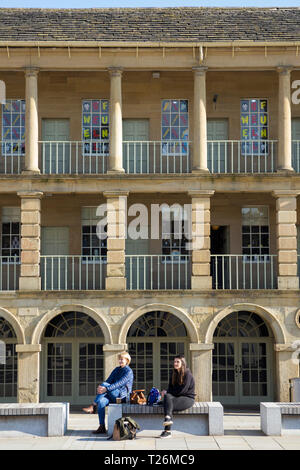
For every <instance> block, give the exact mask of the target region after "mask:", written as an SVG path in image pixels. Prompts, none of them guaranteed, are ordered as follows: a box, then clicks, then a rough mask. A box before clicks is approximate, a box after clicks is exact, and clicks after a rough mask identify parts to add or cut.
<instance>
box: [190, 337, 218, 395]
mask: <svg viewBox="0 0 300 470" xmlns="http://www.w3.org/2000/svg"><path fill="white" fill-rule="evenodd" d="M213 349H214V345H213V344H204V343H199V344H198V343H191V344H190V355H191V370H192V373H193V376H194V379H195V393H196V400H197V401H212V350H213Z"/></svg>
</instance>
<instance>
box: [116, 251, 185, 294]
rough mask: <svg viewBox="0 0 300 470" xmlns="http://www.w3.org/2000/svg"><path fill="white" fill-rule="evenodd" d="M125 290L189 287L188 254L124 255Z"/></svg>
mask: <svg viewBox="0 0 300 470" xmlns="http://www.w3.org/2000/svg"><path fill="white" fill-rule="evenodd" d="M125 266H126V278H127V290H164V289H170V290H175V289H190V288H191V256H190V255H126V256H125Z"/></svg>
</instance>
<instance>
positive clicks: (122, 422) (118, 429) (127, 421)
mask: <svg viewBox="0 0 300 470" xmlns="http://www.w3.org/2000/svg"><path fill="white" fill-rule="evenodd" d="M138 429H140V426H139V425H138V423H137V422H136V421H134V419H132V418H130V417H129V416H126V417H125V418H119V419H117V420H116V421H115V425H114V430H113V434H112V436H111V437H109V439H112V440H113V441H124V440H126V439H130V440H131V439H135V438H136V432H137V430H138Z"/></svg>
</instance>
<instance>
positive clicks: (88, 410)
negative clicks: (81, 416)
mask: <svg viewBox="0 0 300 470" xmlns="http://www.w3.org/2000/svg"><path fill="white" fill-rule="evenodd" d="M82 411H84V412H85V413H88V414H90V415H91V414H96V412H97V406H96V405H90V406H88V407H87V408H82Z"/></svg>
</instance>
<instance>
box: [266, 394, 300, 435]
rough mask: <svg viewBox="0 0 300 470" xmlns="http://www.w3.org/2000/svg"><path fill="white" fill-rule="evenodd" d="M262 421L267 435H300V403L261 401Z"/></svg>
mask: <svg viewBox="0 0 300 470" xmlns="http://www.w3.org/2000/svg"><path fill="white" fill-rule="evenodd" d="M260 423H261V430H262V431H263V432H264V433H265V434H266V435H267V436H282V435H289V434H295V435H300V403H280V402H278V403H272V402H268V403H261V404H260Z"/></svg>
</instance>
